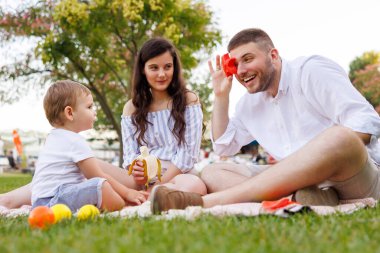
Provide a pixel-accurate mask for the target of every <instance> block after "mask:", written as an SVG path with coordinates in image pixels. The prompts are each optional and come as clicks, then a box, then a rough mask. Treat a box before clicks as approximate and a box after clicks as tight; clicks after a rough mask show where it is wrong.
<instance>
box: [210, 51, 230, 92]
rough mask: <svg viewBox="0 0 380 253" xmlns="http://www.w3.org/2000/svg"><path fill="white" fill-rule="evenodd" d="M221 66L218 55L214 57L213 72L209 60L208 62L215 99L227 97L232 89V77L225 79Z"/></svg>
mask: <svg viewBox="0 0 380 253" xmlns="http://www.w3.org/2000/svg"><path fill="white" fill-rule="evenodd" d="M221 64H222V62H221V59H220V55H217V56H216V59H215V66H216V69H215V70H214V67H213V65H212V62H211V60H209V61H208V67H209V70H210V74H211V78H212V87H213V89H214V94H215V97H228V95H229V94H230V91H231V87H232V76H229V77H226V75H225V73H224V71H223V69H222V65H221Z"/></svg>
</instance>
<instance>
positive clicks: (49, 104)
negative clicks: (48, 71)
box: [44, 80, 91, 126]
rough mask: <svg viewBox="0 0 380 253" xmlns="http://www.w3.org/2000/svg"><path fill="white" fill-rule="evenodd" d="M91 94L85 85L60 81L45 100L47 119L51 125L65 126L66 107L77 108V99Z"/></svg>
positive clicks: (52, 87) (53, 86)
mask: <svg viewBox="0 0 380 253" xmlns="http://www.w3.org/2000/svg"><path fill="white" fill-rule="evenodd" d="M89 94H91V92H90V90H89V89H88V88H87V87H85V86H84V85H82V84H80V83H77V82H74V81H71V80H60V81H57V82H55V83H54V84H53V85H52V86H50V88H49V89H48V91H47V92H46V95H45V98H44V109H45V114H46V118H47V119H48V121H49V123H50V124H51V125H52V126H54V125H63V124H64V120H63V111H64V110H65V107H66V106H71V107H73V108H75V105H76V102H77V98H78V97H79V96H81V95H89Z"/></svg>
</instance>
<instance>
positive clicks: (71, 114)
mask: <svg viewBox="0 0 380 253" xmlns="http://www.w3.org/2000/svg"><path fill="white" fill-rule="evenodd" d="M63 114H64V115H65V118H66V119H67V120H70V121H73V120H74V110H73V108H72V107H71V106H66V107H65V109H64V110H63Z"/></svg>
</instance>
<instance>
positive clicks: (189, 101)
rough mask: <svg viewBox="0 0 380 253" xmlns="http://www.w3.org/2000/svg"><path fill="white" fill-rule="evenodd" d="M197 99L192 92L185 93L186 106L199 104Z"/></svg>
mask: <svg viewBox="0 0 380 253" xmlns="http://www.w3.org/2000/svg"><path fill="white" fill-rule="evenodd" d="M199 103H200V101H199V98H198V96H197V94H196V93H195V92H193V91H187V92H186V105H196V104H199Z"/></svg>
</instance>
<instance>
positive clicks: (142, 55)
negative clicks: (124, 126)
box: [132, 38, 188, 145]
mask: <svg viewBox="0 0 380 253" xmlns="http://www.w3.org/2000/svg"><path fill="white" fill-rule="evenodd" d="M165 52H169V53H170V54H171V56H172V57H173V67H174V72H173V79H172V81H171V83H170V84H169V86H168V88H167V91H168V94H169V96H170V97H171V98H172V101H173V103H172V109H171V117H173V119H174V122H175V123H174V128H173V129H171V131H172V133H173V134H174V136H175V137H176V139H177V140H178V144H179V145H181V144H182V143H184V142H185V129H186V124H185V109H186V104H187V103H186V92H187V91H188V90H187V89H186V83H185V80H184V79H183V76H182V67H181V61H180V59H179V55H178V53H177V51H176V49H175V47H174V46H173V44H172V43H170V42H169V41H168V40H166V39H164V38H153V39H150V40H148V41H146V42H145V43H144V45H143V46H142V47H141V49H140V51H139V53H138V55H137V58H136V62H135V68H134V71H133V79H132V103H133V105H134V107H135V110H134V112H133V113H132V123H133V125H134V126H135V127H136V132H135V133H134V135H136V134H137V133H138V136H137V142H138V143H139V145H143V143H146V140H145V137H144V135H145V131H146V130H147V127H148V124H152V123H151V122H149V121H148V119H147V115H148V112H149V106H150V104H151V103H152V100H153V97H152V93H151V92H150V86H149V83H148V81H147V79H146V76H145V74H144V67H145V63H146V62H147V61H148V60H150V59H152V58H154V57H156V56H159V55H161V54H163V53H165Z"/></svg>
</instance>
